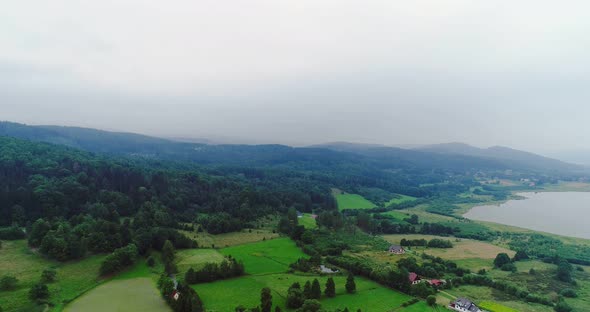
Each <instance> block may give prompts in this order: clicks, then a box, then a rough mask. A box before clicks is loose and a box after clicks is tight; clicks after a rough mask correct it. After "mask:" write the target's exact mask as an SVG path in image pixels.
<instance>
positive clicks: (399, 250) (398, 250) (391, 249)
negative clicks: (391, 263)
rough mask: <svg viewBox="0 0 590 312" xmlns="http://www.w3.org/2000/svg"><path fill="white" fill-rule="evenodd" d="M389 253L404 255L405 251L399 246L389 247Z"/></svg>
mask: <svg viewBox="0 0 590 312" xmlns="http://www.w3.org/2000/svg"><path fill="white" fill-rule="evenodd" d="M389 252H390V253H392V254H395V255H403V254H405V253H406V250H405V249H404V247H402V246H400V245H391V246H389Z"/></svg>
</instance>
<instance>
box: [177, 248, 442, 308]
mask: <svg viewBox="0 0 590 312" xmlns="http://www.w3.org/2000/svg"><path fill="white" fill-rule="evenodd" d="M197 251H198V250H192V251H181V252H180V254H181V255H182V256H180V257H179V263H183V266H184V265H189V266H190V263H189V262H191V261H193V260H194V261H195V265H197V264H198V263H202V262H203V261H204V260H205V259H217V255H211V254H210V252H211V251H210V250H208V251H207V252H200V251H199V252H197ZM219 252H220V253H221V254H223V255H231V256H233V257H235V258H236V259H238V260H241V261H243V262H244V265H245V268H246V273H247V275H245V276H243V277H239V278H234V279H228V280H221V281H215V282H212V283H203V284H197V285H193V288H194V289H195V290H196V291H197V293H199V295H200V297H201V299H202V300H203V303H204V305H205V307H206V310H207V311H233V310H234V309H235V308H236V307H237V306H238V305H242V306H244V307H254V306H257V305H259V304H260V290H261V289H262V288H264V287H268V288H270V289H271V291H272V296H273V304H274V305H275V306H279V307H281V308H282V309H283V310H287V309H286V297H287V290H288V288H289V286H291V285H292V284H293V283H295V282H299V283H300V284H301V285H303V284H305V282H306V281H312V280H313V279H315V278H317V279H318V280H319V281H320V284H321V285H322V289H323V288H324V285H325V283H326V281H327V279H328V277H327V276H319V275H314V274H304V273H289V264H290V263H293V262H295V261H296V260H297V259H299V258H301V257H305V254H304V253H303V252H302V251H301V250H300V249H299V248H298V247H297V246H296V245H295V243H294V242H293V241H291V240H290V239H288V238H278V239H273V240H266V241H262V242H257V243H252V244H244V245H239V246H233V247H228V248H223V249H220V250H219ZM355 280H356V285H357V292H356V293H355V294H354V295H351V294H347V293H346V290H345V287H344V286H345V283H346V276H341V275H335V276H334V281H335V283H336V297H335V298H325V297H324V298H322V299H321V303H322V306H323V308H325V309H328V310H335V309H344V308H346V307H348V308H349V309H350V310H351V311H356V310H357V309H362V311H365V312H367V311H375V312H377V311H391V310H399V311H433V310H432V308H430V307H428V306H426V304H425V303H423V302H419V303H417V304H415V305H412V306H410V307H407V308H403V309H402V308H401V305H402V304H403V303H404V302H407V301H409V300H410V299H411V298H412V297H410V296H408V295H405V294H402V293H399V292H396V291H394V290H391V289H389V288H386V287H383V286H381V285H379V284H377V283H375V282H373V281H371V280H368V279H365V278H361V277H356V279H355Z"/></svg>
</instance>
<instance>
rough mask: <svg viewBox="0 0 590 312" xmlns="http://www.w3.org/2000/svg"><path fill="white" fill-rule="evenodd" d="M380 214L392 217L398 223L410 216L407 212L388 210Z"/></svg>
mask: <svg viewBox="0 0 590 312" xmlns="http://www.w3.org/2000/svg"><path fill="white" fill-rule="evenodd" d="M382 214H384V215H387V216H391V217H394V218H396V219H398V220H400V221H402V220H404V219H406V218H409V217H410V216H411V214H410V213H407V212H400V211H399V210H390V211H387V212H383V213H382Z"/></svg>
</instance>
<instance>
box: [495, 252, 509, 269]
mask: <svg viewBox="0 0 590 312" xmlns="http://www.w3.org/2000/svg"><path fill="white" fill-rule="evenodd" d="M510 262H511V260H510V257H509V256H508V254H506V253H499V254H498V255H497V256H496V259H494V266H495V267H497V268H501V267H502V266H503V265H505V264H508V263H510Z"/></svg>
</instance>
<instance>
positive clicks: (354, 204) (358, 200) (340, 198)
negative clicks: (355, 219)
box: [332, 190, 377, 210]
mask: <svg viewBox="0 0 590 312" xmlns="http://www.w3.org/2000/svg"><path fill="white" fill-rule="evenodd" d="M332 194H333V195H334V197H335V198H336V203H337V204H338V209H339V210H344V209H371V208H375V207H377V205H375V204H374V203H372V202H370V201H369V200H367V199H365V198H364V197H362V196H361V195H358V194H348V193H345V192H342V191H339V190H333V191H332Z"/></svg>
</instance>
